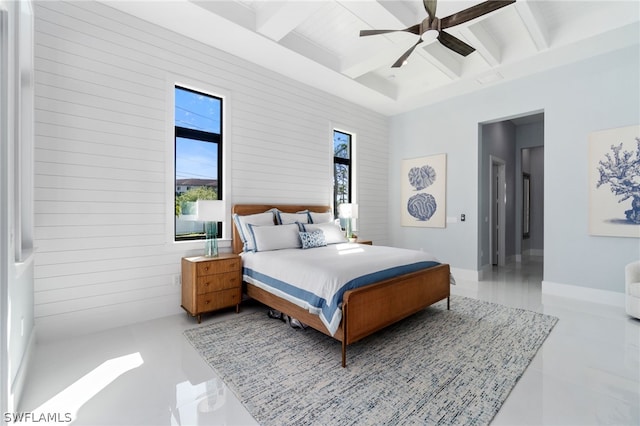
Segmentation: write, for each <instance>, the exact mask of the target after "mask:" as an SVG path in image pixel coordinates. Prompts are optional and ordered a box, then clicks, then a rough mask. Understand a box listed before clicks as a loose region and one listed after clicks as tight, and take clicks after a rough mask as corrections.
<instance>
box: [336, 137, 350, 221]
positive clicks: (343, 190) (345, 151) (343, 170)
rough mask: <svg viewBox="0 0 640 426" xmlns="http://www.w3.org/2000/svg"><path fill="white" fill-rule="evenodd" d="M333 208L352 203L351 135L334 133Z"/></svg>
mask: <svg viewBox="0 0 640 426" xmlns="http://www.w3.org/2000/svg"><path fill="white" fill-rule="evenodd" d="M333 201H334V202H333V208H334V214H335V215H336V216H337V215H338V211H337V209H338V206H339V205H340V204H343V203H349V202H351V135H350V134H349V133H345V132H340V131H338V130H334V131H333Z"/></svg>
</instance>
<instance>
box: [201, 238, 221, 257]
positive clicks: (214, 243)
mask: <svg viewBox="0 0 640 426" xmlns="http://www.w3.org/2000/svg"><path fill="white" fill-rule="evenodd" d="M204 255H205V256H206V257H218V240H217V238H207V239H206V240H205V242H204Z"/></svg>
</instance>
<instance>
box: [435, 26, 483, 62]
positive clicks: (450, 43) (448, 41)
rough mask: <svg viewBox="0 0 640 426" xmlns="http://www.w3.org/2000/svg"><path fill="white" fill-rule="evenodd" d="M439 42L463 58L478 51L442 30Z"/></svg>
mask: <svg viewBox="0 0 640 426" xmlns="http://www.w3.org/2000/svg"><path fill="white" fill-rule="evenodd" d="M438 41H439V42H440V43H442V45H443V46H444V47H446V48H448V49H451V50H453V51H454V52H456V53H458V54H459V55H462V56H468V55H469V54H471V53H473V52H474V51H475V50H476V49H474V48H473V47H471V46H469V45H468V44H467V43H465V42H464V41H462V40H460V39H459V38H457V37H454V36H452V35H451V34H449V33H448V32H445V31H443V30H440V34H438Z"/></svg>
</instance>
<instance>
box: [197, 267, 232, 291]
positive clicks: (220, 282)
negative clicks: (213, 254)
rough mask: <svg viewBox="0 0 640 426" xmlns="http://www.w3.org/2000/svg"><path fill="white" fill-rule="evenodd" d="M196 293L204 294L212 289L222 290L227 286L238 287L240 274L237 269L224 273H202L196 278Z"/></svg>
mask: <svg viewBox="0 0 640 426" xmlns="http://www.w3.org/2000/svg"><path fill="white" fill-rule="evenodd" d="M197 281H198V282H197V284H196V293H197V294H204V293H210V292H212V291H218V290H224V289H227V288H236V289H237V288H238V287H240V285H241V284H242V283H241V282H240V274H239V273H238V271H233V272H225V273H224V274H214V275H203V276H199V277H198V278H197Z"/></svg>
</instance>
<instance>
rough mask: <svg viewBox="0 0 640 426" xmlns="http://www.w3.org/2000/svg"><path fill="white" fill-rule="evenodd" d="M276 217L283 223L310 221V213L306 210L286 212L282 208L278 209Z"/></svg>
mask: <svg viewBox="0 0 640 426" xmlns="http://www.w3.org/2000/svg"><path fill="white" fill-rule="evenodd" d="M276 217H277V218H278V223H279V224H281V225H288V224H290V223H296V222H300V223H309V215H308V214H307V213H306V212H302V213H285V212H281V211H280V210H278V211H276Z"/></svg>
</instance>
